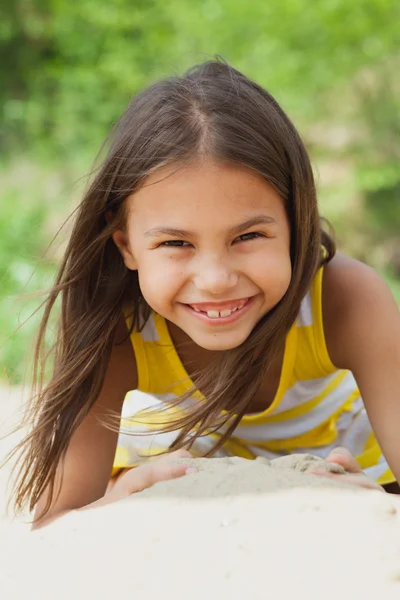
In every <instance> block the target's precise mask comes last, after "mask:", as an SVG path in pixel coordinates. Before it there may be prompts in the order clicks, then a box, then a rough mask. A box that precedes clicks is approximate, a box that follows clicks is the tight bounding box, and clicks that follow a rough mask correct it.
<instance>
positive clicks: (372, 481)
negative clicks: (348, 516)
mask: <svg viewBox="0 0 400 600" xmlns="http://www.w3.org/2000/svg"><path fill="white" fill-rule="evenodd" d="M59 296H61V315H60V318H59V328H58V337H57V340H56V344H55V361H54V370H53V375H52V378H51V379H50V381H49V383H48V384H47V385H46V386H43V387H39V390H38V393H37V395H36V396H35V398H34V400H33V404H32V412H31V432H30V434H29V435H28V436H27V438H26V439H25V440H24V441H23V442H22V444H21V445H20V447H19V449H20V450H21V451H22V457H21V462H20V473H19V479H18V482H17V492H16V494H17V495H16V506H17V508H21V507H22V506H23V505H24V504H25V503H26V502H27V501H28V502H29V506H30V508H31V509H32V508H34V507H36V516H35V519H36V522H37V523H41V524H43V523H46V522H50V520H51V519H54V518H56V517H58V516H60V515H61V514H63V513H65V512H68V511H70V510H73V509H80V508H83V507H89V506H95V505H101V504H106V503H108V502H113V501H116V500H118V499H119V498H121V497H124V496H126V495H128V494H130V493H133V492H135V491H138V490H139V489H143V487H146V486H147V485H151V484H152V483H154V481H157V480H160V479H163V478H167V477H173V476H180V475H183V474H184V473H185V472H186V467H184V466H183V465H174V464H171V463H169V462H168V461H165V459H157V460H154V461H151V462H150V463H149V464H146V465H144V466H139V467H137V468H134V469H133V468H131V467H135V466H137V465H138V464H139V463H140V462H141V461H143V457H148V456H154V455H158V454H160V453H162V452H167V451H172V450H179V449H186V450H185V451H184V450H180V452H179V453H178V455H179V456H183V455H187V452H188V451H190V452H191V453H193V454H194V455H195V456H200V455H205V456H224V455H225V456H226V455H228V456H232V455H234V456H235V455H236V456H241V457H244V458H249V459H252V458H256V457H257V456H265V457H267V458H274V457H277V456H282V455H285V454H290V453H294V452H310V453H312V454H315V455H318V456H321V457H323V458H328V459H329V460H331V461H336V462H339V463H340V464H342V465H343V466H344V467H345V468H346V470H347V471H348V473H347V474H346V475H335V477H341V478H344V479H345V480H347V481H349V482H352V483H358V484H360V485H362V486H364V487H371V488H378V489H382V487H381V486H388V485H392V484H394V482H395V481H396V478H397V479H398V478H400V437H399V436H398V428H399V424H400V398H399V390H400V315H399V311H398V308H397V306H396V303H395V301H394V299H393V297H392V295H391V293H390V291H389V289H388V288H387V286H386V285H385V283H384V282H383V281H382V280H381V279H380V278H379V277H378V276H377V275H376V274H375V272H374V271H373V270H372V269H370V268H369V267H367V266H366V265H364V264H361V263H359V262H357V261H356V260H352V259H351V258H347V257H345V256H342V255H339V254H336V253H335V246H334V243H333V241H332V239H331V237H330V236H329V235H328V234H327V233H326V232H324V231H323V229H322V226H321V222H320V219H319V215H318V208H317V200H316V191H315V184H314V180H313V175H312V169H311V166H310V161H309V158H308V156H307V152H306V150H305V148H304V145H303V143H302V141H301V139H300V137H299V135H298V133H297V131H296V129H295V128H294V126H293V125H292V123H291V122H290V120H289V119H288V117H287V116H286V115H285V113H284V112H283V111H282V109H281V108H280V107H279V105H278V104H277V103H276V101H275V100H274V99H273V98H272V97H271V96H270V95H269V94H268V93H267V92H266V91H265V90H264V89H262V88H261V87H260V86H258V85H257V84H256V83H254V82H253V81H251V80H250V79H248V78H247V77H245V76H244V75H242V74H241V73H239V72H238V71H236V70H235V69H233V68H231V67H230V66H228V65H227V64H225V63H222V62H220V61H210V62H206V63H204V64H202V65H200V66H198V67H196V68H193V69H191V70H190V71H189V72H188V73H186V74H185V75H184V76H183V77H173V78H170V79H166V80H162V81H160V82H158V83H156V84H154V85H153V86H151V87H150V88H148V89H146V90H144V91H143V92H142V93H141V94H139V95H138V96H137V97H136V98H135V99H134V100H133V101H132V103H131V105H130V106H129V107H128V109H127V111H126V113H125V114H124V115H123V116H122V118H121V119H120V121H119V123H118V124H117V125H116V127H115V130H114V136H113V142H112V144H111V147H110V149H109V152H108V155H107V157H106V158H105V160H104V162H103V164H102V166H101V167H100V169H99V171H98V174H97V176H96V178H95V179H94V181H93V183H92V185H91V187H90V189H89V190H88V192H87V193H86V195H85V197H84V198H83V200H82V203H81V205H80V207H79V210H78V212H77V215H76V220H75V226H74V230H73V232H72V235H71V239H70V242H69V245H68V248H67V250H66V253H65V257H64V260H63V262H62V264H61V266H60V271H59V274H58V277H57V280H56V283H55V285H54V288H53V290H52V291H51V293H50V295H49V298H48V301H47V306H46V312H45V315H44V318H43V323H42V326H41V330H40V336H39V342H38V347H37V354H36V360H37V361H39V357H40V351H41V349H42V348H43V345H44V339H45V333H46V329H47V325H48V321H49V315H50V314H51V310H52V308H53V306H54V304H55V302H56V300H57V298H58V297H59ZM42 368H44V367H42ZM39 380H40V378H39ZM121 417H122V418H121ZM338 446H340V448H339V449H338V450H335V448H336V447H338ZM110 478H111V484H110Z"/></svg>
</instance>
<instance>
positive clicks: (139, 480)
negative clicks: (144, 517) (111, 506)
mask: <svg viewBox="0 0 400 600" xmlns="http://www.w3.org/2000/svg"><path fill="white" fill-rule="evenodd" d="M174 458H193V456H192V455H191V454H190V452H188V451H187V450H176V451H175V452H171V454H167V455H165V456H162V457H161V458H159V459H156V460H154V461H151V462H149V463H147V464H145V465H141V466H139V467H135V468H132V469H125V470H124V471H123V472H122V473H121V474H120V475H119V476H118V477H117V479H116V481H115V482H114V481H111V482H110V484H109V486H108V488H107V492H106V494H107V495H108V494H109V495H112V496H113V497H114V500H115V501H116V500H120V499H121V498H125V497H127V496H130V495H131V494H135V493H136V492H141V491H143V490H144V489H146V488H149V487H151V486H152V485H154V484H155V483H158V482H159V481H166V480H168V479H176V478H177V477H182V476H183V475H191V474H192V473H195V472H196V470H197V469H195V468H194V467H190V466H188V465H181V464H175V463H174V462H173V459H174ZM110 499H111V498H110Z"/></svg>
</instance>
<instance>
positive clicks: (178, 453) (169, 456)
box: [160, 448, 193, 462]
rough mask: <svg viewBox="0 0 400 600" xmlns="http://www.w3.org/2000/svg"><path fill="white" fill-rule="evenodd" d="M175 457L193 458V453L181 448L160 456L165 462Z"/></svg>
mask: <svg viewBox="0 0 400 600" xmlns="http://www.w3.org/2000/svg"><path fill="white" fill-rule="evenodd" d="M175 458H193V454H190V452H188V451H187V450H184V449H183V448H181V449H180V450H175V451H174V452H170V453H169V454H164V455H163V456H161V457H160V460H161V461H164V462H165V461H168V460H174V459H175Z"/></svg>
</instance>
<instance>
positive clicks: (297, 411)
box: [268, 371, 347, 423]
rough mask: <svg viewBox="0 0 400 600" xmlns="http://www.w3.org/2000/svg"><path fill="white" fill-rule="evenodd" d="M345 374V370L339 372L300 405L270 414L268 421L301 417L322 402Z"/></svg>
mask: <svg viewBox="0 0 400 600" xmlns="http://www.w3.org/2000/svg"><path fill="white" fill-rule="evenodd" d="M346 375H347V371H341V372H339V373H338V375H337V376H336V377H335V378H334V379H333V380H332V381H331V382H330V384H329V385H328V386H327V387H326V388H325V389H324V390H323V391H322V392H321V393H320V394H319V395H318V396H316V397H315V398H313V399H312V400H308V402H304V403H303V404H300V406H296V407H295V408H291V409H289V410H287V411H285V412H282V413H279V414H277V415H271V416H270V417H269V419H268V423H281V422H282V421H289V420H290V419H295V418H297V417H302V416H303V415H305V414H307V413H308V412H311V411H312V410H313V409H314V408H315V407H316V406H318V404H320V402H322V400H324V399H325V398H326V396H328V395H329V394H330V393H331V392H333V391H334V390H335V389H336V388H337V387H339V385H340V384H341V383H342V381H343V379H344V378H345V377H346Z"/></svg>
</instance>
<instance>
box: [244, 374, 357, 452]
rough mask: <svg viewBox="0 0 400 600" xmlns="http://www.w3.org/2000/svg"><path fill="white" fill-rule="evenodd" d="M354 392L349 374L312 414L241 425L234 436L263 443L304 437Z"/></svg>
mask: <svg viewBox="0 0 400 600" xmlns="http://www.w3.org/2000/svg"><path fill="white" fill-rule="evenodd" d="M353 391H354V378H353V377H352V376H351V374H350V373H348V374H346V377H345V378H344V379H343V381H342V382H341V384H340V385H339V386H338V387H337V388H336V389H334V390H333V391H332V392H331V393H330V394H328V396H326V398H324V399H323V400H322V402H321V403H320V404H318V405H317V406H316V407H315V408H313V409H312V410H311V411H310V412H307V413H306V414H304V415H301V416H299V417H296V418H294V419H288V420H284V421H281V422H279V423H266V424H265V425H247V426H241V425H239V426H238V427H237V428H236V429H235V431H234V436H235V437H237V438H239V439H242V440H245V441H249V442H255V443H262V442H267V441H270V440H288V439H291V438H293V437H297V436H299V435H303V434H304V433H307V432H308V431H312V430H313V429H315V428H316V427H318V425H321V423H323V422H324V421H326V420H327V419H328V418H329V417H330V416H332V415H333V414H334V413H335V412H336V411H337V410H338V409H339V408H340V407H341V406H342V405H343V403H344V402H345V400H346V399H347V398H348V397H349V395H350V394H351V393H352V392H353Z"/></svg>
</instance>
